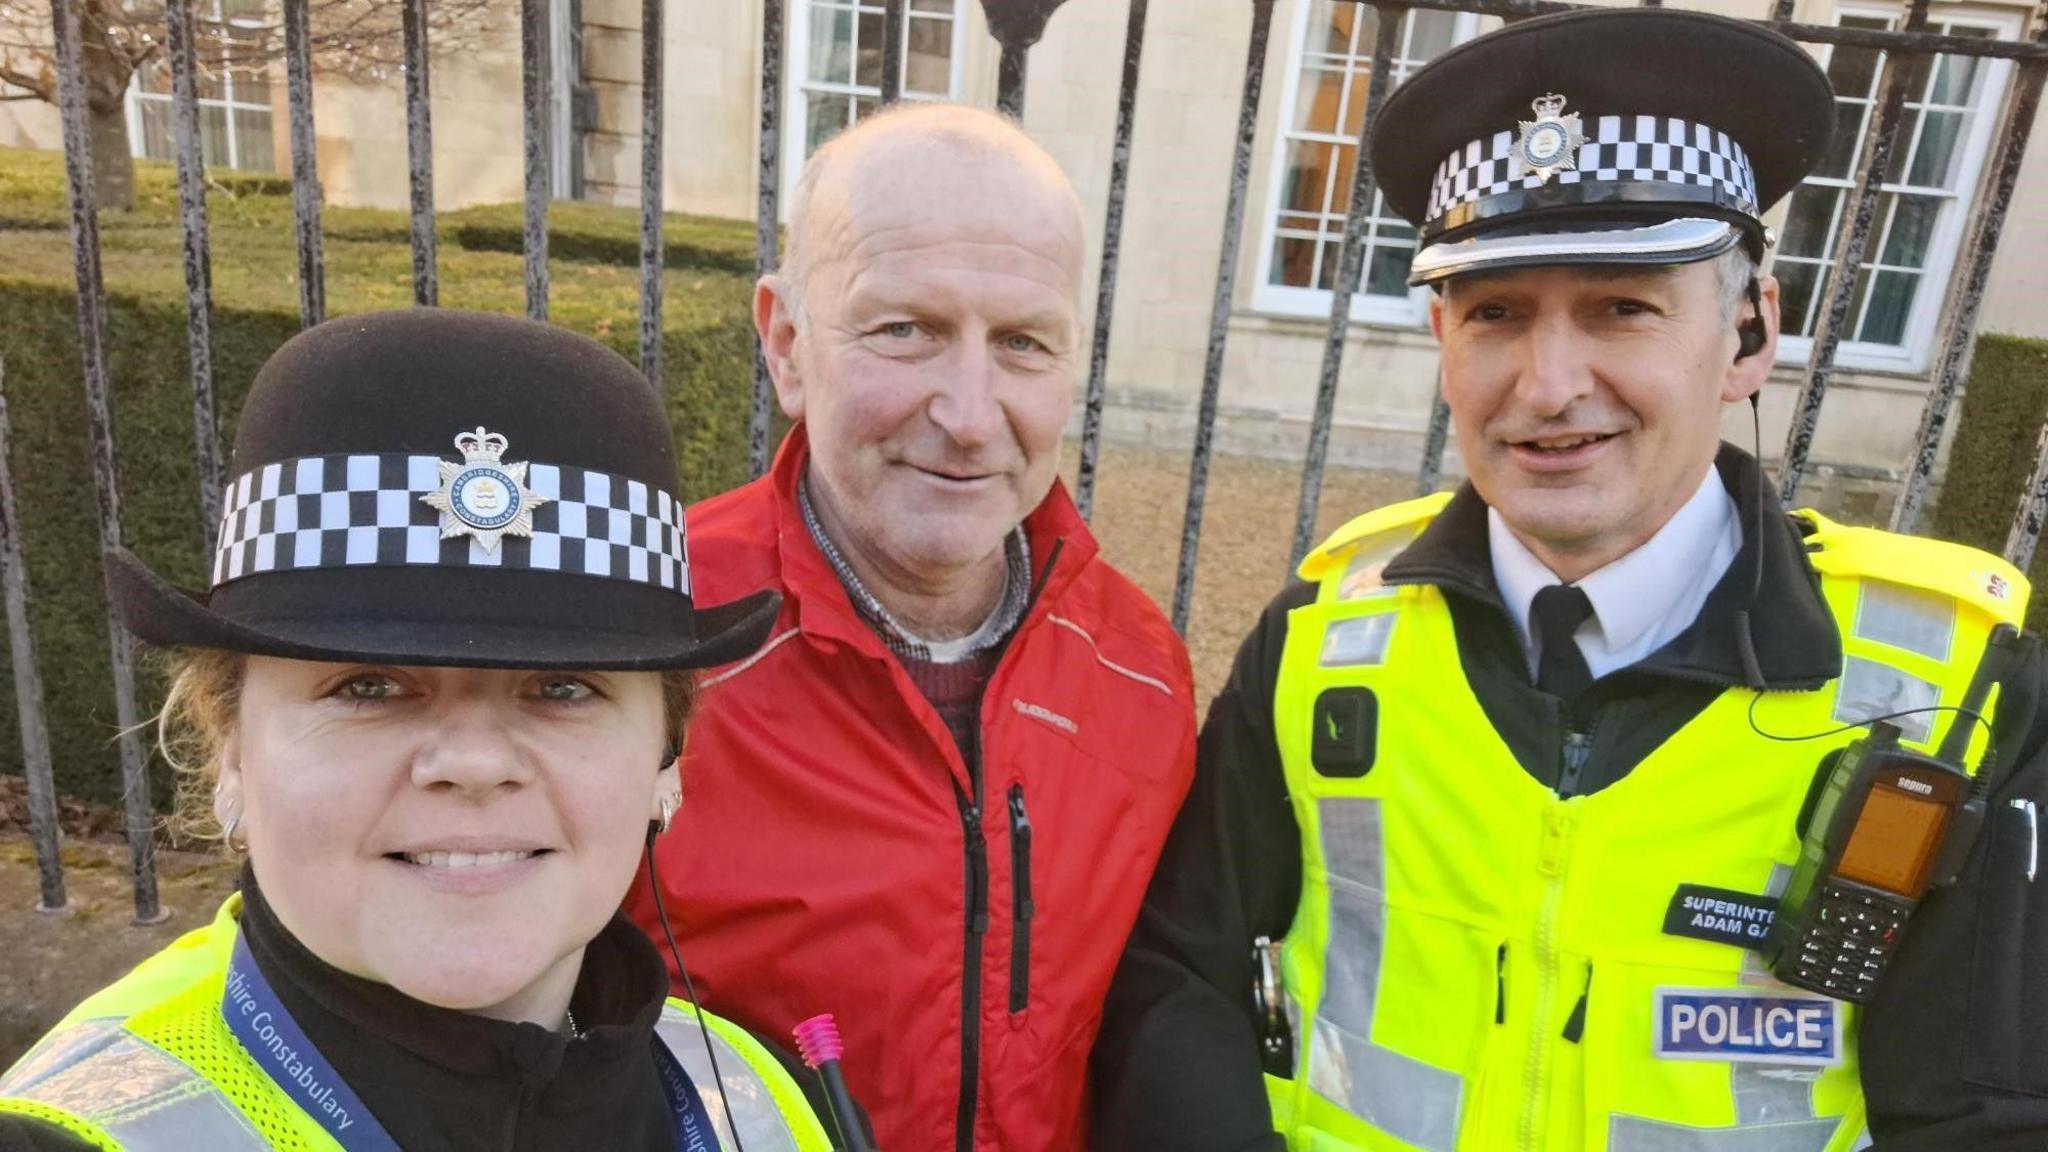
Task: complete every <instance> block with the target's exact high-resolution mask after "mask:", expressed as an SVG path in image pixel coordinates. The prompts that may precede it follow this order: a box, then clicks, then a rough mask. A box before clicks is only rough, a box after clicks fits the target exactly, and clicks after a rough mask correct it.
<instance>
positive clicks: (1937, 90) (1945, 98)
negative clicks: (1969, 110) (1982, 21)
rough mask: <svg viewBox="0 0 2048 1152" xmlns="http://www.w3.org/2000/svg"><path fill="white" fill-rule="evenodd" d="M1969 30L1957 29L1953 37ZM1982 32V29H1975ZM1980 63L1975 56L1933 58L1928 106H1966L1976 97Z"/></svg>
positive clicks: (1954, 30)
mask: <svg viewBox="0 0 2048 1152" xmlns="http://www.w3.org/2000/svg"><path fill="white" fill-rule="evenodd" d="M1970 31H1971V30H1970V29H1966V28H1957V29H1953V30H1952V32H1953V34H1955V35H1958V36H1960V35H1966V34H1967V33H1968V32H1970ZM1977 31H1983V29H1977ZM1979 63H1980V61H1978V59H1977V58H1976V57H1975V56H1936V57H1935V58H1934V78H1933V79H1934V82H1933V84H1932V85H1931V86H1930V91H1929V92H1928V97H1927V102H1928V103H1930V104H1968V103H1970V100H1971V98H1972V97H1973V96H1975V95H1976V91H1975V89H1976V86H1977V70H1978V65H1979Z"/></svg>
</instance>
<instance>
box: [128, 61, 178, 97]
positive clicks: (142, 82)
mask: <svg viewBox="0 0 2048 1152" xmlns="http://www.w3.org/2000/svg"><path fill="white" fill-rule="evenodd" d="M135 87H136V89H137V90H138V91H142V92H149V93H153V94H155V95H158V96H168V95H170V94H171V69H170V67H169V66H168V65H166V64H163V63H160V62H159V61H156V60H150V61H147V62H145V63H144V64H143V65H142V67H140V68H137V69H136V70H135Z"/></svg>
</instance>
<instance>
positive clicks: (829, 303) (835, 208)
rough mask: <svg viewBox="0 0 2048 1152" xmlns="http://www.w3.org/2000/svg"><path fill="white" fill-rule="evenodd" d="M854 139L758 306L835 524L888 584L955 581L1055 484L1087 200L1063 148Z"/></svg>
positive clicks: (894, 134) (818, 491)
mask: <svg viewBox="0 0 2048 1152" xmlns="http://www.w3.org/2000/svg"><path fill="white" fill-rule="evenodd" d="M850 143H851V145H852V147H853V148H854V149H855V154H853V155H850V156H839V157H835V158H833V159H832V160H831V163H832V165H833V171H832V173H831V174H830V175H828V176H826V177H824V178H823V179H821V181H820V182H819V185H818V187H817V188H816V189H815V191H814V192H813V193H812V195H811V198H810V204H809V206H808V211H807V213H806V220H805V222H804V228H805V229H806V232H807V235H806V237H805V241H804V243H805V244H806V245H808V251H809V253H810V255H809V256H808V257H807V258H806V259H805V261H804V264H805V267H804V269H803V270H802V271H801V272H799V271H796V270H794V269H793V270H792V273H791V279H780V278H772V277H771V278H769V279H768V280H766V281H764V282H763V285H762V289H761V292H760V294H759V297H758V299H757V302H756V318H757V321H758V323H759V324H760V326H761V331H762V336H763V343H764V347H765V349H766V351H767V354H768V359H769V363H770V367H771V369H772V370H773V372H774V376H775V382H776V392H777V395H778V397H779V398H780V401H781V404H782V407H783V410H784V411H785V412H786V413H788V414H789V416H790V417H791V418H792V419H797V420H801V421H802V422H803V424H804V426H805V428H806V430H807V433H808V436H809V441H810V450H811V479H812V496H813V498H814V500H815V501H816V502H817V503H819V504H820V505H821V507H820V513H821V514H822V515H824V516H825V517H826V520H827V525H828V527H830V528H832V529H834V530H835V531H834V536H835V538H836V537H839V536H842V535H843V536H845V537H847V539H844V540H841V541H840V542H841V544H842V545H843V546H845V547H847V548H848V549H849V550H850V551H853V552H855V553H857V554H858V556H857V562H859V561H865V566H869V567H873V568H876V569H880V570H881V572H882V574H883V575H884V578H885V579H886V580H887V581H888V582H889V583H892V584H896V585H901V586H909V587H916V586H920V585H931V584H937V583H942V582H943V581H945V580H946V579H947V578H948V576H949V575H950V574H952V573H956V572H959V571H962V570H965V569H968V568H971V567H973V566H975V565H978V564H981V563H984V562H987V561H989V560H991V559H992V558H993V557H995V556H996V555H997V554H998V550H999V549H1000V547H1001V545H1002V541H1003V539H1004V538H1005V537H1006V536H1007V535H1008V534H1009V533H1010V531H1011V530H1012V529H1013V528H1015V526H1016V525H1017V524H1018V523H1019V522H1020V521H1021V520H1022V519H1023V518H1024V516H1025V515H1026V514H1028V513H1029V512H1030V511H1031V510H1032V509H1033V508H1034V507H1036V506H1037V505H1038V503H1039V501H1041V500H1042V499H1044V497H1045V494H1046V492H1047V490H1048V489H1049V488H1050V487H1051V486H1052V481H1053V477H1054V474H1055V472H1056V470H1057V468H1058V464H1059V444H1060V436H1061V434H1062V432H1063V431H1064V429H1065V427H1066V421H1067V414H1068V411H1069V410H1070V408H1071V405H1072V390H1073V382H1074V376H1075V367H1076V361H1077V355H1076V349H1077V345H1078V343H1079V333H1080V321H1079V313H1078V308H1077V305H1076V298H1077V294H1078V291H1079V285H1080V269H1081V260H1082V241H1081V228H1080V219H1079V213H1078V209H1077V206H1076V203H1075V201H1074V199H1073V195H1072V193H1071V191H1069V190H1068V189H1067V188H1066V185H1065V182H1064V178H1063V177H1061V176H1059V174H1058V170H1057V169H1056V168H1052V167H1051V161H1050V160H1048V159H1044V158H1043V156H1042V154H1038V155H1028V154H1026V155H1019V154H1016V153H1015V152H1014V151H1011V150H1006V148H1005V147H1004V146H1003V145H1002V143H1001V142H1000V141H998V142H995V143H991V142H989V141H985V140H972V141H969V142H966V143H962V142H960V141H957V140H950V139H947V138H944V137H940V138H936V139H931V138H918V137H916V136H914V135H912V134H911V132H910V131H908V130H904V129H898V130H894V131H891V132H885V133H883V134H882V135H880V136H879V137H878V138H875V139H870V140H862V141H853V142H850ZM819 162H820V161H819V160H814V161H813V163H814V164H815V163H819ZM798 277H800V278H801V283H798V282H795V280H796V278H798Z"/></svg>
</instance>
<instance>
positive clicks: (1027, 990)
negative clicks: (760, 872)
mask: <svg viewBox="0 0 2048 1152" xmlns="http://www.w3.org/2000/svg"><path fill="white" fill-rule="evenodd" d="M1037 914H1038V909H1037V907H1036V906H1035V905H1034V904H1033V903H1032V902H1031V814H1030V813H1029V812H1028V811H1026V810H1025V808H1024V782H1023V781H1022V780H1019V781H1018V782H1017V783H1015V784H1012V785H1010V1011H1011V1012H1012V1013H1013V1014H1014V1013H1017V1012H1022V1011H1024V1009H1025V1008H1027V1007H1029V1006H1030V1004H1031V918H1032V917H1033V916H1035V915H1037Z"/></svg>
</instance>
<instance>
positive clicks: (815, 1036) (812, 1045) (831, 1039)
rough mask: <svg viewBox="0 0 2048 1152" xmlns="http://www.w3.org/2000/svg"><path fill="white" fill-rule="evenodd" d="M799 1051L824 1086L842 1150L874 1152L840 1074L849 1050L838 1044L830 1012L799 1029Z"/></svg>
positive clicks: (797, 1029)
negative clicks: (841, 1063) (843, 1059)
mask: <svg viewBox="0 0 2048 1152" xmlns="http://www.w3.org/2000/svg"><path fill="white" fill-rule="evenodd" d="M796 1050H797V1052H798V1053H800V1054H801V1055H802V1056H803V1058H804V1063H805V1064H808V1065H810V1066H811V1069H812V1070H813V1071H815V1072H816V1073H817V1074H818V1077H819V1079H821V1080H823V1081H824V1082H825V1100H826V1102H827V1104H829V1105H830V1107H831V1111H832V1124H833V1126H834V1127H836V1128H838V1129H839V1146H840V1147H841V1148H843V1149H844V1150H845V1152H874V1145H872V1144H869V1143H868V1138H867V1133H866V1132H865V1131H863V1130H862V1128H861V1126H860V1114H859V1112H858V1111H856V1110H855V1108H854V1106H853V1094H852V1093H851V1092H848V1091H847V1090H846V1077H844V1076H842V1075H841V1074H840V1072H839V1057H840V1056H842V1055H844V1054H845V1051H846V1046H845V1045H844V1044H841V1043H840V1042H839V1025H837V1024H834V1023H833V1022H832V1014H831V1013H830V1012H827V1013H825V1014H824V1015H822V1016H813V1017H811V1018H810V1019H809V1020H806V1021H804V1022H803V1023H801V1024H799V1025H797V1026H796Z"/></svg>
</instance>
